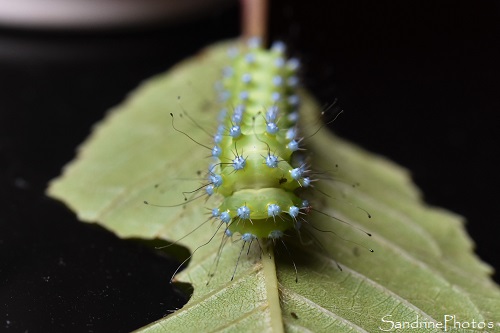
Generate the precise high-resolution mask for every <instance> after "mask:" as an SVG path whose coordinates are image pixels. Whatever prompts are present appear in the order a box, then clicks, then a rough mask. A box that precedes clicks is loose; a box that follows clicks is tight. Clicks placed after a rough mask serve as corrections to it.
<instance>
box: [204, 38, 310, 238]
mask: <svg viewBox="0 0 500 333" xmlns="http://www.w3.org/2000/svg"><path fill="white" fill-rule="evenodd" d="M231 53H232V57H233V63H232V67H227V68H226V69H225V70H224V78H223V80H222V85H221V86H222V87H220V88H219V89H220V91H219V93H220V99H221V101H222V102H223V105H224V107H223V109H222V111H221V113H220V116H219V126H218V130H217V133H216V134H215V136H214V147H213V149H212V157H213V160H214V161H213V163H212V164H211V165H210V166H209V168H208V180H209V184H208V185H207V186H206V193H207V194H208V195H209V196H211V195H213V194H215V193H217V194H220V195H222V196H223V197H224V199H223V201H222V203H221V204H220V205H219V206H218V207H215V208H213V209H212V217H213V218H217V219H220V221H221V223H222V224H223V225H225V226H226V228H225V234H226V235H227V236H233V235H234V234H239V235H240V236H241V240H243V242H244V244H243V246H244V245H245V243H247V242H250V243H251V242H253V241H254V240H259V239H264V240H265V239H279V238H281V237H282V236H283V234H284V232H285V231H287V230H289V229H296V230H299V229H300V226H301V222H300V220H301V219H302V216H301V215H305V214H307V212H308V211H309V208H310V207H309V203H308V202H307V201H306V200H302V199H301V198H300V197H299V196H298V195H297V194H296V190H297V189H299V188H301V187H308V186H310V185H311V179H310V178H309V177H308V170H307V166H306V164H305V163H300V164H299V165H294V163H292V155H293V154H294V153H295V152H297V151H298V150H299V149H301V148H300V141H301V140H300V139H299V137H298V128H297V122H298V118H299V116H298V107H299V102H300V101H299V98H298V96H297V95H296V93H295V91H296V87H297V85H298V79H297V70H298V68H299V62H298V61H297V60H296V59H290V60H285V47H284V44H283V43H281V42H278V43H274V44H273V46H272V47H271V48H270V49H269V50H266V49H264V48H262V47H261V46H260V42H259V40H257V39H251V40H249V41H248V44H247V48H246V49H244V50H243V52H240V54H235V53H236V52H234V51H233V52H231Z"/></svg>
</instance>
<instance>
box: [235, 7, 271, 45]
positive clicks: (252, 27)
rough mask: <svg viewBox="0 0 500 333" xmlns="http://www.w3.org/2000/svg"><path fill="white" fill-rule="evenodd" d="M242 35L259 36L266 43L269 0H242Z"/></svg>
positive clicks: (245, 36) (248, 36) (247, 36)
mask: <svg viewBox="0 0 500 333" xmlns="http://www.w3.org/2000/svg"><path fill="white" fill-rule="evenodd" d="M240 1H241V22H242V23H241V24H242V28H241V30H242V37H243V38H250V37H259V38H261V39H262V42H263V43H264V44H265V39H266V38H267V6H268V3H267V1H268V0H240Z"/></svg>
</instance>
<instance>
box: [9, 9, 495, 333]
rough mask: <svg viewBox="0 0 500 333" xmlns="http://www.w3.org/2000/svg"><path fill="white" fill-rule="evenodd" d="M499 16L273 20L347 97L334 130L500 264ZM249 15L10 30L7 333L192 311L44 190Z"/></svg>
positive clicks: (129, 246)
mask: <svg viewBox="0 0 500 333" xmlns="http://www.w3.org/2000/svg"><path fill="white" fill-rule="evenodd" d="M499 12H500V9H499V7H498V5H496V4H495V2H493V1H453V2H446V1H439V2H432V3H431V2H429V4H427V3H426V2H420V1H419V2H408V1H376V2H375V1H349V0H344V1H273V8H272V11H271V22H272V23H271V24H270V31H271V39H272V40H274V39H282V40H285V41H286V42H288V44H289V45H290V47H291V53H292V54H293V55H295V56H297V57H299V58H300V59H301V60H302V63H303V64H304V82H305V84H306V85H307V86H308V87H309V88H310V89H311V90H312V91H313V92H314V93H315V94H316V96H317V97H318V98H319V100H320V101H321V102H323V103H329V102H332V101H333V100H334V99H335V98H338V100H339V103H340V106H341V107H342V108H343V109H344V111H345V112H344V114H343V115H342V116H341V118H340V119H339V120H337V121H336V122H335V123H334V130H335V131H336V132H337V133H339V134H341V135H342V136H344V137H346V138H348V139H350V140H351V141H354V142H356V143H359V144H360V145H361V146H363V147H365V148H367V149H369V150H372V151H374V152H378V153H380V154H383V155H385V156H388V157H390V158H391V159H393V160H395V161H396V162H398V163H399V164H401V165H403V166H406V167H407V168H409V169H410V170H411V171H412V173H413V176H414V179H415V181H416V183H417V184H418V186H419V187H420V188H421V189H422V191H423V193H424V196H425V199H426V201H427V202H429V203H431V204H433V205H437V206H441V207H445V208H448V209H450V210H451V211H454V212H457V213H459V214H461V215H463V216H466V217H467V219H468V224H467V229H468V230H469V233H470V234H471V237H472V238H473V239H474V241H475V242H476V244H477V253H478V254H479V256H480V257H481V258H482V259H483V260H485V261H486V262H488V263H490V264H492V265H494V266H495V267H497V268H498V267H500V264H499V258H498V255H497V254H498V253H500V246H499V243H500V242H498V231H497V230H498V227H497V226H498V218H497V215H498V209H497V208H498V197H499V196H498V194H497V190H498V188H499V186H498V185H499V176H498V172H497V168H498V164H497V162H498V161H497V158H495V157H497V155H498V147H497V145H498V142H499V140H498V139H499V134H498V130H497V124H498V122H497V121H496V119H497V117H496V115H495V112H498V110H500V97H499V96H500V94H499V91H500V84H499V74H500V66H499V64H498V61H499V60H498V59H500V51H499V49H498V42H499V40H500V39H499V37H500V33H499V32H500V31H499V30H500V20H499V19H500V14H499ZM238 17H239V12H238V8H237V7H236V6H233V7H229V8H223V9H220V10H216V11H214V12H210V13H207V15H206V16H204V17H198V18H194V19H189V20H187V21H185V22H180V23H176V24H174V25H163V26H158V25H157V26H150V27H129V28H122V29H116V30H113V31H110V30H107V31H66V32H62V31H35V30H22V29H13V28H7V27H3V28H2V27H0V152H1V155H0V170H1V173H0V195H1V197H0V199H1V203H2V205H1V209H0V309H1V310H0V331H7V332H24V331H30V332H42V331H43V332H47V331H50V332H67V331H74V332H109V331H112V332H127V331H130V330H132V329H135V328H139V327H141V326H143V325H145V324H147V323H149V322H152V321H154V320H156V319H159V318H161V317H162V316H163V315H165V314H168V313H169V310H173V309H175V308H176V307H181V306H182V305H183V304H184V302H185V301H186V300H187V298H186V297H185V296H183V295H182V294H181V293H179V292H177V291H175V290H174V289H172V288H171V286H170V285H169V283H168V281H169V279H170V276H171V274H172V272H173V270H174V269H175V268H176V267H177V265H178V263H177V262H175V261H172V260H170V259H168V258H165V257H162V256H159V255H158V254H155V253H153V252H152V251H150V250H148V249H147V248H145V247H143V246H140V245H138V244H134V243H130V242H126V241H123V240H119V239H117V238H116V237H115V236H113V235H112V234H110V233H108V232H107V231H105V230H103V229H101V228H99V227H96V226H93V225H87V224H84V223H80V222H78V221H77V220H76V219H75V217H74V215H73V214H72V213H71V212H69V211H68V210H67V209H65V208H64V207H63V206H62V205H61V204H59V203H58V202H54V201H52V200H50V199H48V198H46V197H45V196H44V194H43V193H44V189H45V187H46V184H47V182H48V181H49V180H50V179H52V178H54V177H56V176H57V175H58V174H59V173H60V169H61V167H62V166H63V165H64V164H65V163H67V162H68V161H70V160H71V159H72V158H73V157H74V152H75V148H76V146H77V145H78V144H80V143H81V142H83V141H84V139H85V138H86V137H87V135H88V134H89V131H90V128H91V126H92V124H93V123H95V122H97V121H99V120H100V119H102V117H103V115H104V114H105V112H106V110H107V109H109V108H110V107H112V106H114V105H116V104H118V103H120V101H122V100H123V99H124V97H125V96H126V94H127V93H128V92H129V91H131V90H132V89H134V88H135V87H136V86H137V85H138V84H139V83H140V82H141V81H142V80H144V79H146V78H148V77H150V76H151V75H154V74H155V73H159V72H162V71H164V70H166V69H168V68H169V67H170V66H172V65H173V64H175V63H176V62H177V61H179V60H181V59H183V58H185V57H187V56H188V55H190V54H193V53H194V52H195V51H196V50H198V49H199V48H201V47H202V46H204V45H208V44H210V43H212V42H215V41H217V40H220V39H224V38H228V37H231V36H236V35H237V34H238V31H239V19H238ZM374 232H375V230H374ZM497 281H498V277H497Z"/></svg>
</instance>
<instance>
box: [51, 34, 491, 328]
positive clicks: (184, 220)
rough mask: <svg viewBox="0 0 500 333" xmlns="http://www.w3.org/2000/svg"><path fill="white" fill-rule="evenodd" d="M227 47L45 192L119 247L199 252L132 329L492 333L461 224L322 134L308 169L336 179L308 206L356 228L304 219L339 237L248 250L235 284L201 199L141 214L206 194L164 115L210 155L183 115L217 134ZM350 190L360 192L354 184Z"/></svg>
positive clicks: (111, 120) (99, 132)
mask: <svg viewBox="0 0 500 333" xmlns="http://www.w3.org/2000/svg"><path fill="white" fill-rule="evenodd" d="M229 45H231V44H228V43H223V44H219V45H215V46H213V47H210V48H208V49H206V50H205V51H203V52H202V53H200V54H199V55H198V56H196V57H193V58H192V59H189V60H187V61H185V62H183V63H181V64H180V65H178V66H176V67H175V68H174V69H172V70H171V71H169V72H168V73H166V74H162V75H159V76H157V77H155V78H152V79H150V80H148V81H147V82H146V83H144V84H143V85H142V86H141V87H140V88H139V89H138V90H137V91H136V92H134V93H133V94H132V95H131V96H130V97H129V98H128V99H127V100H126V101H125V102H124V103H123V104H122V105H120V106H119V107H117V108H116V109H115V110H112V111H111V112H110V114H109V115H108V117H107V118H106V119H105V120H104V121H103V122H102V123H100V124H99V125H98V126H96V128H95V129H94V132H93V134H92V136H91V137H90V138H89V139H88V140H87V141H86V142H85V143H84V144H83V145H82V146H81V147H80V149H79V151H78V157H77V158H76V159H75V161H73V162H71V163H70V164H69V165H68V166H66V167H65V169H64V174H63V175H62V176H61V177H60V178H58V179H55V180H54V181H52V182H51V184H50V187H49V189H48V194H49V195H50V196H51V197H53V198H56V199H59V200H61V201H63V202H64V203H66V204H67V205H68V206H69V207H70V208H71V209H73V210H74V211H75V212H76V213H77V214H78V217H79V218H80V219H81V220H82V221H86V222H95V223H99V224H101V225H103V226H104V227H106V228H108V229H109V230H111V231H113V232H114V233H116V234H117V235H119V236H120V237H123V238H143V239H156V238H159V239H164V240H169V241H176V240H178V244H180V245H183V246H186V247H187V248H188V249H189V250H190V251H191V252H193V251H195V253H194V256H193V258H192V259H191V260H190V262H189V266H188V267H187V268H186V269H185V270H184V271H183V272H182V273H181V274H179V275H178V276H177V280H179V281H183V282H188V283H191V284H192V285H193V287H194V293H193V295H192V298H191V299H190V301H189V302H188V304H187V305H186V306H185V307H184V308H182V309H180V310H179V311H177V312H175V313H173V314H172V315H170V316H168V317H166V318H164V319H161V320H159V321H158V322H155V323H152V324H150V325H149V326H147V327H145V328H143V329H141V330H140V331H141V332H193V331H200V330H203V331H206V332H212V331H234V332H243V331H249V332H250V331H251V332H260V331H262V332H264V331H267V332H280V331H282V330H284V331H287V332H298V331H300V332H304V331H311V332H353V331H354V332H380V331H381V329H385V330H387V329H390V328H391V323H390V322H389V321H393V322H394V323H395V325H397V323H402V322H409V323H413V325H416V324H415V323H417V324H418V322H416V320H419V321H420V328H405V329H400V330H397V331H399V332H438V331H442V329H439V328H425V327H423V326H422V325H424V323H425V325H427V326H429V325H436V324H437V325H439V323H442V324H444V323H445V319H449V318H450V317H446V316H455V320H456V322H460V323H461V324H463V323H468V324H469V326H470V327H469V328H457V327H456V326H455V327H450V325H453V324H454V322H453V321H448V322H446V324H447V325H448V326H447V329H448V331H451V332H477V331H478V329H477V328H476V329H472V325H473V321H474V322H475V325H476V327H477V325H478V323H485V324H486V325H488V324H489V323H491V324H493V325H495V327H493V328H488V327H487V328H485V329H484V331H485V332H486V331H488V332H493V331H499V325H500V324H499V323H498V322H499V319H500V318H499V314H500V291H499V288H498V287H497V286H496V285H495V284H494V283H492V281H491V280H490V278H489V275H490V274H491V273H492V272H491V268H490V267H489V266H487V265H486V264H484V263H482V262H481V261H479V260H478V258H477V257H476V256H475V255H474V253H473V244H472V242H471V240H470V239H469V238H468V237H467V235H466V233H465V232H464V228H463V221H462V219H461V218H460V217H459V216H456V215H454V214H452V213H449V212H447V211H444V210H442V209H437V208H431V207H427V206H425V205H424V204H423V203H422V201H421V199H420V194H419V192H418V190H417V189H415V187H414V186H413V185H412V183H411V181H410V177H409V175H408V173H407V172H406V171H405V170H403V169H401V168H400V167H398V166H396V165H394V164H393V163H391V162H389V161H387V160H385V159H384V158H381V157H379V156H376V155H373V154H371V153H368V152H366V151H364V150H362V149H360V148H358V147H356V146H354V145H352V144H350V143H348V142H346V141H344V140H342V139H339V138H337V137H335V136H333V135H332V134H331V133H329V132H328V131H326V130H321V131H319V132H318V133H317V134H315V135H314V136H312V137H311V138H309V139H308V142H307V147H308V150H309V151H310V152H311V164H312V165H313V166H314V168H315V169H318V170H325V172H326V171H328V172H329V173H330V175H326V174H325V176H323V177H321V178H322V179H321V180H320V181H319V182H318V183H317V184H316V186H317V187H318V188H319V189H320V190H321V192H319V191H316V192H314V194H313V196H314V197H313V198H312V199H311V200H312V201H313V202H314V203H315V206H314V207H315V208H316V209H318V210H320V211H321V212H324V213H326V214H328V215H332V216H335V217H336V218H338V219H341V220H342V221H345V222H348V223H349V224H350V225H347V224H345V223H342V222H340V221H337V220H334V219H333V218H331V217H329V216H327V215H323V214H320V213H317V212H312V213H311V216H310V217H309V216H308V220H309V221H310V223H311V224H312V225H314V226H315V227H316V228H318V229H320V230H330V231H334V232H335V234H336V235H337V236H336V235H335V234H333V233H332V232H319V231H313V234H314V237H316V238H317V240H318V241H319V242H320V244H322V247H320V246H315V245H314V244H304V245H303V244H301V242H299V241H298V240H297V239H293V238H290V239H289V240H287V241H288V242H287V244H288V245H287V249H288V251H287V250H286V249H285V248H284V247H283V246H281V245H280V244H277V245H276V251H274V252H273V251H272V250H270V251H268V250H267V249H264V254H263V255H262V258H259V250H258V248H257V247H256V246H253V247H252V251H251V252H250V254H249V255H247V254H246V250H245V252H243V255H242V256H241V258H240V260H239V263H238V267H237V270H236V274H235V276H234V279H233V280H231V276H232V275H233V271H234V270H235V267H236V262H237V258H238V255H239V253H240V250H241V243H239V242H235V243H234V244H231V242H228V244H225V247H224V248H223V249H222V251H221V255H220V256H218V253H219V252H218V251H219V247H220V245H221V239H222V236H220V231H219V233H217V235H215V233H216V229H217V224H216V223H212V222H208V223H203V222H204V221H206V220H207V217H208V215H207V213H208V210H207V209H206V205H205V202H204V200H205V199H203V198H200V199H197V200H193V201H192V202H189V203H187V204H186V205H179V206H177V207H170V208H161V207H153V206H151V205H144V204H143V201H144V200H147V201H149V202H151V203H155V204H160V205H175V204H182V203H184V199H183V196H182V194H181V192H182V191H190V190H193V189H196V188H198V187H199V186H200V182H199V180H197V179H199V175H198V174H197V171H199V170H206V167H207V165H208V163H209V161H208V160H207V159H205V157H206V156H208V155H209V151H208V150H207V149H206V148H204V147H202V146H200V145H197V144H196V143H194V142H193V141H191V140H190V139H188V138H187V137H186V136H184V135H182V134H180V133H179V132H176V131H175V130H174V129H173V127H172V125H171V117H170V115H169V113H170V112H172V113H174V114H175V115H176V116H175V117H176V118H175V121H176V127H178V128H180V129H181V130H183V131H185V132H186V133H188V134H189V135H190V136H192V137H193V138H194V139H195V140H197V141H198V142H201V143H204V144H205V143H206V144H207V145H210V144H211V143H210V138H209V136H208V135H207V134H206V133H203V131H202V130H201V129H200V128H198V127H197V126H195V125H194V124H193V122H192V121H190V120H189V119H186V116H185V115H184V116H183V117H181V116H180V115H181V114H182V110H183V109H184V110H187V113H188V114H189V115H190V116H191V117H192V118H193V119H195V120H196V123H197V124H199V125H200V126H201V127H203V128H205V129H207V131H215V124H216V117H217V112H218V106H217V104H216V103H214V102H212V101H213V99H212V95H213V84H214V82H215V81H216V80H217V79H218V77H219V73H220V69H221V68H222V67H223V66H224V65H225V63H226V60H227V59H226V50H227V48H228V46H229ZM303 95H304V99H303V101H304V102H303V107H302V110H301V112H302V115H303V118H304V122H303V123H304V124H305V125H304V130H305V131H306V133H307V131H309V132H310V133H311V132H312V131H314V130H316V129H317V128H318V123H317V120H316V119H317V114H318V110H319V108H318V106H317V105H316V103H315V102H314V101H313V100H312V99H311V98H310V97H308V95H307V93H305V92H304V93H303ZM178 96H180V97H181V98H180V103H179V102H178ZM306 135H307V134H306ZM335 165H338V168H336V167H335ZM332 170H333V171H332ZM356 183H359V184H360V186H357V187H353V186H352V185H351V184H356ZM325 194H326V195H325ZM195 196H196V194H195ZM357 207H361V208H363V209H366V210H367V211H369V212H370V213H371V215H372V216H373V218H371V219H369V218H368V217H367V216H366V214H365V213H364V212H363V211H362V210H361V209H359V208H357ZM200 225H201V227H200V228H199V229H197V230H195V231H194V232H192V233H190V232H191V231H192V230H193V229H195V228H196V227H198V226H200ZM357 228H361V229H365V230H368V231H369V232H371V233H373V237H371V238H369V237H367V236H366V235H365V234H363V233H362V232H360V231H359V230H358V229H357ZM186 235H187V237H185V238H182V237H183V236H186ZM212 235H215V237H214V238H213V239H211V236H212ZM305 236H306V235H305ZM306 238H307V237H304V242H305V243H307V239H306ZM210 239H211V241H210V242H208V241H209V240H210ZM207 242H208V244H207V245H205V246H202V247H199V246H200V245H203V244H205V243H207ZM172 248H174V247H171V248H169V249H172ZM367 248H373V249H374V251H375V252H374V253H370V252H369V251H368V250H367ZM167 250H168V249H167ZM275 253H276V255H275ZM217 258H219V259H220V260H219V262H218V264H217V266H215V265H214V262H215V261H216V259H217ZM291 258H293V262H294V263H295V264H296V266H297V275H296V273H295V270H294V266H293V264H292V260H291ZM337 263H338V264H339V265H340V266H341V267H342V270H339V268H338V267H337ZM214 270H215V274H214V276H213V277H212V278H211V279H210V283H209V284H208V285H207V281H208V280H209V278H208V273H209V272H213V271H214ZM296 277H298V282H296V281H295V279H296ZM383 318H385V320H386V322H383V321H382V320H383ZM455 324H456V323H455ZM406 325H408V323H407V324H406ZM443 328H444V327H443ZM479 331H481V330H479Z"/></svg>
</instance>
